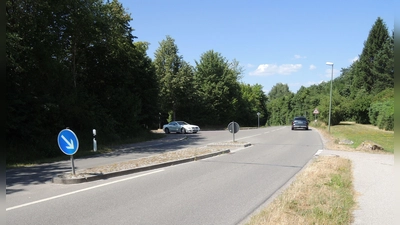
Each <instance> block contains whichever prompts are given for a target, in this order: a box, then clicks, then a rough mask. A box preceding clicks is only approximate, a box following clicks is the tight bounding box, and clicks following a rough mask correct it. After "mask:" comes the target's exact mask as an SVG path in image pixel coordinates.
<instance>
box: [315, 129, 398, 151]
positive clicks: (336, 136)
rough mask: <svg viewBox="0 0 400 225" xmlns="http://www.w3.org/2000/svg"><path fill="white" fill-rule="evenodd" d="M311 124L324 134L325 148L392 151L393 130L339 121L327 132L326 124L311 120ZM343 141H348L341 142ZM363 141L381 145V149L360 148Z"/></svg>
mask: <svg viewBox="0 0 400 225" xmlns="http://www.w3.org/2000/svg"><path fill="white" fill-rule="evenodd" d="M311 125H312V126H313V127H315V128H316V129H318V130H319V132H320V133H321V134H322V135H324V136H325V138H326V139H327V143H326V148H328V149H332V150H350V151H368V152H376V153H385V152H386V153H394V131H386V130H382V129H379V128H378V127H377V126H373V125H366V124H358V123H355V122H340V123H339V125H335V126H331V133H330V134H329V133H328V130H327V126H326V125H324V124H322V123H317V124H316V123H313V122H312V123H311ZM344 141H348V142H349V143H348V144H345V143H342V142H344ZM363 142H370V143H375V144H377V145H379V146H381V147H382V148H383V151H379V150H378V151H375V150H367V149H362V144H363Z"/></svg>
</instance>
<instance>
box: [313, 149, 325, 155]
mask: <svg viewBox="0 0 400 225" xmlns="http://www.w3.org/2000/svg"><path fill="white" fill-rule="evenodd" d="M322 151H324V150H322V149H320V150H318V151H317V152H316V153H315V155H314V156H319V154H321V153H322Z"/></svg>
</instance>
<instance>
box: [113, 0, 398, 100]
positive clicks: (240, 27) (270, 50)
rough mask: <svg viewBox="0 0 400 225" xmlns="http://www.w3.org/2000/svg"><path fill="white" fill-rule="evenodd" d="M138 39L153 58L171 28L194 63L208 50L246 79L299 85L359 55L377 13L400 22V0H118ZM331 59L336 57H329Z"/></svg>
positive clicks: (324, 77) (323, 77) (390, 24)
mask: <svg viewBox="0 0 400 225" xmlns="http://www.w3.org/2000/svg"><path fill="white" fill-rule="evenodd" d="M119 2H120V3H121V4H122V6H123V7H124V8H125V10H126V12H128V13H129V14H130V15H131V17H132V21H131V22H130V25H131V27H132V28H133V29H134V32H133V35H135V36H137V37H138V38H137V39H135V41H144V42H148V43H150V45H149V49H148V51H147V54H148V56H149V57H150V58H152V59H154V52H155V51H156V49H157V48H158V47H159V43H160V42H161V41H162V40H165V39H166V37H167V36H170V37H171V38H173V39H174V40H175V44H176V45H177V47H178V49H179V53H178V54H179V55H181V56H182V57H183V59H184V60H185V61H187V62H189V63H190V64H191V65H193V66H195V65H196V62H199V61H200V59H201V55H202V54H203V53H205V52H207V51H209V50H213V51H214V52H218V53H220V54H221V55H222V56H223V57H225V58H226V59H227V60H228V61H230V62H231V61H233V60H236V61H238V62H239V63H240V66H241V67H242V69H243V74H242V75H241V76H242V78H241V80H240V81H241V82H243V83H245V84H250V85H255V84H260V85H262V86H263V90H264V92H265V93H266V94H268V92H269V91H270V90H271V88H272V87H273V86H275V85H276V84H277V83H283V84H287V85H288V87H289V90H290V91H292V92H293V93H296V92H297V91H298V90H299V88H300V87H301V86H304V87H309V86H311V85H314V84H319V83H321V82H324V81H325V82H330V80H331V75H332V68H333V77H334V78H335V77H338V76H340V73H341V72H340V71H341V69H342V68H348V67H349V66H351V64H352V63H353V62H354V60H357V59H358V57H359V55H360V54H361V52H362V49H363V47H364V42H365V41H366V40H367V38H368V34H369V32H370V30H371V28H372V26H373V25H374V23H375V21H376V20H377V19H378V17H380V18H382V19H383V21H384V22H385V24H386V26H387V28H388V31H389V32H390V34H391V32H392V31H393V29H394V21H395V10H394V9H395V8H399V7H400V3H399V2H400V1H398V3H396V2H395V1H394V0H380V1H378V0H336V1H322V0H275V1H272V0H248V1H245V0H229V1H228V0H202V1H199V0H190V1H189V0H119ZM326 62H332V63H333V67H332V66H331V65H327V64H326Z"/></svg>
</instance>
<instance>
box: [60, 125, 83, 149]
mask: <svg viewBox="0 0 400 225" xmlns="http://www.w3.org/2000/svg"><path fill="white" fill-rule="evenodd" d="M57 141H58V147H60V149H61V151H62V152H64V153H65V154H67V155H73V154H75V153H76V151H78V148H79V141H78V137H77V136H76V135H75V133H74V132H73V131H72V130H70V129H64V130H62V131H60V133H59V134H58V138H57Z"/></svg>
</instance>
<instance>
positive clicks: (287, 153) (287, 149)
mask: <svg viewBox="0 0 400 225" xmlns="http://www.w3.org/2000/svg"><path fill="white" fill-rule="evenodd" d="M171 135H175V134H171ZM176 137H179V134H178V135H175V136H170V135H169V136H168V138H172V139H173V138H176ZM235 138H236V140H237V141H245V142H250V143H251V144H252V146H251V147H247V148H243V149H237V150H235V151H232V152H231V153H230V154H225V155H220V156H217V157H213V158H208V159H204V160H199V161H195V162H191V163H186V164H181V165H177V166H172V167H165V168H162V169H157V170H152V171H147V172H143V173H137V174H132V175H127V176H121V177H116V178H112V179H108V180H99V181H95V182H89V183H81V184H74V185H62V184H53V183H51V182H50V181H49V180H48V179H46V178H45V176H39V177H41V178H42V180H41V181H35V180H34V178H32V179H30V180H29V181H24V180H23V179H22V180H21V178H18V177H29V175H28V176H27V175H26V174H29V173H30V172H29V170H11V171H6V176H7V177H6V183H7V187H6V198H7V201H6V220H7V222H6V223H7V224H219V225H223V224H229V225H231V224H240V223H242V222H243V221H245V220H246V219H248V217H249V216H250V215H251V214H252V213H253V212H254V211H255V210H257V209H258V208H259V207H260V206H263V205H265V203H266V202H269V201H270V200H272V197H273V196H274V194H276V193H277V192H278V191H279V190H280V189H281V188H282V187H283V186H284V185H285V184H287V182H288V181H290V180H291V179H292V178H293V177H294V176H295V175H296V174H297V173H298V172H299V171H300V170H301V169H302V168H303V167H304V166H305V165H306V164H307V163H308V162H309V161H310V160H311V159H312V158H313V156H314V154H315V153H316V152H317V151H318V150H319V149H322V148H323V143H322V140H321V138H320V135H319V134H318V132H317V131H314V130H308V131H303V130H296V131H292V130H290V127H287V126H286V127H269V128H260V129H252V130H241V131H239V132H238V133H237V134H236V135H235ZM172 139H171V140H172ZM186 140H187V141H186V142H182V141H170V142H168V144H166V143H164V144H161V145H157V143H156V142H151V143H147V144H150V145H152V147H149V149H152V150H151V151H150V150H148V151H147V152H146V153H143V154H157V153H159V152H162V151H166V150H168V151H171V150H174V149H176V150H178V149H181V148H183V147H188V146H202V145H206V144H207V143H212V142H221V141H231V140H232V134H230V133H229V132H227V131H201V132H200V133H198V134H196V135H188V138H187V139H186ZM164 141H165V140H164ZM174 143H175V144H174ZM164 147H165V148H164ZM138 149H146V147H145V146H144V144H142V146H140V147H137V150H138ZM138 154H139V156H140V152H138V151H130V150H129V151H128V150H127V151H126V152H124V153H120V154H118V155H115V156H113V155H110V156H108V157H106V158H101V157H100V158H99V157H98V158H88V159H82V160H81V161H77V162H76V165H77V166H78V167H79V166H80V167H82V168H83V167H85V166H90V165H93V163H94V162H95V161H96V163H100V162H102V163H105V162H107V160H108V161H109V162H111V161H114V160H127V158H132V157H138ZM134 155H136V156H134ZM64 163H66V164H65V165H62V163H58V164H48V165H45V166H46V169H48V170H47V171H48V172H46V174H51V173H52V172H51V171H54V170H57V171H62V170H63V169H62V168H63V167H65V168H64V169H66V168H68V164H67V162H64ZM52 168H53V169H54V170H52ZM21 171H24V173H22V172H21ZM34 173H39V174H40V173H41V171H40V167H35V168H34V171H31V174H34ZM32 176H33V177H35V176H34V175H32ZM36 177H37V176H36Z"/></svg>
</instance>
